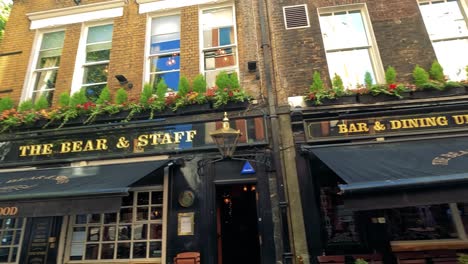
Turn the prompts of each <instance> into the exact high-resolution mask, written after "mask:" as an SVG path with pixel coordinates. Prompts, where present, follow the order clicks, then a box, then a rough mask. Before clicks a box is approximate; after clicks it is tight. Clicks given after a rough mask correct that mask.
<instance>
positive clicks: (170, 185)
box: [0, 0, 294, 264]
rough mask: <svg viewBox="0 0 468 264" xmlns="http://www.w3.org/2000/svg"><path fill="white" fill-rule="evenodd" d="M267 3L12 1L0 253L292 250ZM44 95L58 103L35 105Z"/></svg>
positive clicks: (171, 258)
mask: <svg viewBox="0 0 468 264" xmlns="http://www.w3.org/2000/svg"><path fill="white" fill-rule="evenodd" d="M256 12H258V9H257V7H256V6H254V7H252V5H251V4H250V3H247V2H244V1H211V0H200V1H198V0H197V1H171V0H168V1H152V0H151V1H147V0H141V1H140V0H138V1H124V0H107V1H103V0H81V1H79V0H73V1H71V0H63V1H14V4H13V7H12V11H11V14H10V18H9V21H8V24H7V26H6V30H5V35H4V38H3V40H2V42H1V45H0V73H1V74H0V86H1V87H2V90H1V91H0V93H1V99H0V101H1V102H2V103H3V104H7V102H9V101H10V99H11V100H12V101H13V102H14V106H13V107H12V108H8V109H6V111H4V112H3V113H4V114H5V115H3V116H2V118H1V119H2V120H1V124H2V128H1V130H2V133H1V135H0V137H1V139H0V145H1V146H0V148H1V158H0V159H1V161H0V167H1V169H0V185H1V186H0V240H1V244H0V263H22V264H23V263H31V264H33V263H34V264H40V263H54V264H55V263H181V262H180V261H184V258H185V257H186V256H188V258H189V260H187V259H185V261H192V260H193V261H197V259H198V261H200V263H218V264H220V263H224V264H229V263H239V262H244V263H265V264H266V263H274V262H277V261H282V260H283V259H285V258H288V259H289V261H291V259H293V255H294V253H292V252H291V250H292V249H291V247H290V245H289V244H290V239H289V233H288V222H287V221H288V220H287V217H285V216H287V212H286V211H285V209H286V206H282V207H281V208H280V206H279V204H280V202H283V201H282V200H281V199H284V198H281V197H283V196H282V195H280V198H278V189H279V188H283V186H284V185H282V184H280V183H278V182H277V180H276V177H277V176H276V175H277V173H278V171H279V170H278V168H280V163H279V162H277V161H278V160H279V159H278V155H276V154H275V152H274V151H272V149H275V147H274V146H273V143H272V142H273V140H272V132H271V127H272V125H271V121H270V118H269V115H268V113H269V110H268V107H267V106H268V104H267V101H266V96H267V94H268V93H269V92H267V91H266V90H265V89H264V87H263V86H264V84H262V82H263V81H264V73H263V70H262V68H261V67H260V66H261V61H262V54H261V52H260V48H259V47H260V45H259V44H258V43H257V41H258V39H259V36H257V34H258V33H257V32H256V31H255V30H250V27H254V28H256V27H258V25H257V24H255V23H254V22H253V21H255V19H254V16H257V14H256ZM220 74H224V77H225V78H228V79H229V87H226V88H225V89H226V90H224V89H219V90H217V88H218V86H220V84H219V83H218V80H217V76H218V75H220ZM200 76H202V77H200ZM226 76H227V77H226ZM114 77H115V78H114ZM182 77H185V78H186V80H188V82H189V84H188V85H189V86H190V87H189V90H188V91H185V93H186V94H188V95H187V101H180V98H181V97H182V96H181V94H182V91H181V89H183V88H186V86H184V84H180V82H182V81H181V80H182V79H184V78H182ZM233 79H235V81H233ZM161 80H164V82H162V81H161ZM200 80H202V83H203V82H205V84H204V86H205V87H203V88H202V89H201V90H196V89H195V88H194V86H196V85H195V83H196V82H197V81H198V82H200ZM163 83H164V85H163ZM148 85H149V86H150V90H151V95H150V96H149V97H146V98H145V99H144V100H143V99H142V98H143V94H144V93H145V91H147V89H146V87H148ZM164 86H165V88H166V90H164V91H163V93H162V95H161V93H160V91H161V90H160V89H163V88H164ZM161 87H163V88H161ZM181 87H182V88H181ZM198 88H200V85H198ZM198 88H197V89H198ZM145 89H146V90H145ZM205 89H206V90H205ZM229 89H232V90H229ZM107 90H109V91H110V94H111V97H110V100H107V101H102V100H101V99H102V98H103V97H104V96H103V95H102V94H103V93H105V92H106V93H107ZM122 90H124V91H125V92H122ZM220 90H221V91H220ZM104 91H105V92H104ZM158 91H159V94H157V93H158ZM81 92H83V95H84V96H85V98H87V99H86V102H84V103H79V104H76V105H72V103H71V102H72V101H73V100H75V99H76V98H78V96H79V94H80V93H81ZM219 92H226V93H219ZM124 93H126V94H128V99H126V100H125V102H123V103H122V102H120V103H118V102H117V100H118V99H117V97H119V98H122V97H121V96H119V95H118V94H120V95H122V94H124ZM63 94H65V95H66V94H68V95H71V99H70V103H69V104H66V105H65V106H64V105H63V96H62V95H63ZM75 94H78V96H77V97H74V95H75ZM247 94H249V96H247ZM191 96H192V97H191ZM223 96H224V97H223ZM65 97H66V96H65ZM232 97H236V98H237V99H239V100H237V101H236V100H232V99H233V98H232ZM44 98H45V100H46V101H47V102H48V104H49V107H48V108H45V109H40V110H36V109H34V110H33V109H29V110H25V109H24V105H25V104H24V102H28V103H32V104H33V105H35V106H37V105H39V103H38V102H40V101H41V100H43V99H44ZM207 98H208V99H207ZM160 99H163V100H160ZM195 99H196V100H198V99H201V101H197V103H194V102H195V101H196V100H195ZM205 99H207V100H205ZM99 100H101V101H99ZM158 100H160V101H159V102H163V105H164V107H163V109H162V108H161V105H158V106H157V107H159V108H158V109H156V108H154V107H156V105H157V104H156V103H158ZM176 100H179V101H177V102H180V104H177V105H176V103H175V102H176ZM190 100H191V101H190ZM194 100H195V101H194ZM222 100H225V101H222ZM155 101H156V102H155ZM189 102H190V103H189ZM2 103H0V104H2ZM22 104H23V107H22V106H20V105H22ZM2 107H3V106H2ZM152 107H153V108H152ZM103 109H107V110H105V111H108V112H105V111H104V112H103ZM114 109H118V111H113V110H114ZM110 110H112V112H109V111H110ZM99 111H101V112H99ZM98 112H99V113H98ZM286 115H288V114H286ZM26 116H28V117H31V119H27V117H26ZM57 116H59V118H57ZM16 117H18V118H16ZM223 117H224V118H229V120H225V121H223ZM31 120H32V121H31ZM30 121H31V122H30ZM226 127H230V128H232V129H234V130H235V131H237V132H238V134H239V138H238V139H237V142H233V143H234V145H233V146H234V147H236V146H237V148H236V151H235V153H234V154H233V155H229V156H226V155H224V154H223V155H220V154H219V150H218V146H217V145H216V144H215V142H213V139H212V138H211V136H210V135H211V133H212V132H215V131H218V130H219V129H223V128H226ZM231 143H232V142H231ZM231 147H232V145H231ZM194 263H195V262H194Z"/></svg>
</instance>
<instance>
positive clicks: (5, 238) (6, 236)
mask: <svg viewBox="0 0 468 264" xmlns="http://www.w3.org/2000/svg"><path fill="white" fill-rule="evenodd" d="M12 242H13V231H6V230H5V231H3V232H2V235H1V237H0V245H2V246H8V245H11V243H12Z"/></svg>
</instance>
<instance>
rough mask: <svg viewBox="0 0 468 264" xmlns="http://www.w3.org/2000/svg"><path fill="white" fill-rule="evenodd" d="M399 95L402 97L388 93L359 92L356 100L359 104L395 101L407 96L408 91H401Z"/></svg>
mask: <svg viewBox="0 0 468 264" xmlns="http://www.w3.org/2000/svg"><path fill="white" fill-rule="evenodd" d="M401 96H402V98H400V97H398V96H395V95H389V94H377V95H372V94H359V95H358V101H359V103H361V104H375V103H380V102H388V101H397V100H401V99H404V98H409V97H410V93H403V94H402V95H401Z"/></svg>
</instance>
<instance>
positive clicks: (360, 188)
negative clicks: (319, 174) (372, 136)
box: [310, 137, 468, 208]
mask: <svg viewBox="0 0 468 264" xmlns="http://www.w3.org/2000/svg"><path fill="white" fill-rule="evenodd" d="M310 150H311V152H312V153H313V154H315V155H316V156H317V157H318V158H319V159H320V160H322V161H323V162H324V163H325V164H326V165H327V166H328V167H329V168H330V169H331V170H333V171H334V172H335V173H336V174H337V175H338V176H339V177H340V178H341V179H342V180H343V181H344V182H346V184H343V185H340V189H341V190H342V191H343V193H344V194H345V195H351V196H353V197H355V198H356V197H358V196H361V198H362V199H358V200H359V201H361V202H362V201H364V200H365V199H364V198H363V197H365V196H363V195H364V194H370V193H372V197H373V198H374V197H379V196H382V195H383V193H382V192H385V193H387V192H389V191H393V192H394V193H392V194H391V195H396V196H398V195H400V196H398V197H400V198H398V199H397V198H396V197H393V200H394V202H393V203H398V202H397V201H406V202H405V203H404V204H402V206H409V205H415V204H417V203H418V202H416V200H424V198H423V197H424V195H423V193H426V195H431V193H434V192H435V191H437V192H439V193H442V190H440V189H441V188H443V189H444V194H443V195H442V194H441V195H438V196H434V197H426V198H427V200H428V201H430V202H432V203H434V202H439V203H445V202H454V201H455V200H457V199H460V200H458V201H468V197H467V195H463V196H460V195H459V194H460V193H461V192H463V191H466V192H468V187H467V189H466V190H459V191H454V192H453V193H452V194H451V192H450V191H448V192H447V190H449V188H453V187H454V186H457V188H459V187H460V184H461V183H468V137H457V138H443V139H442V138H439V139H426V140H416V141H401V142H377V143H371V144H359V145H348V146H332V147H318V148H311V149H310ZM420 189H425V191H422V190H420ZM430 189H432V191H428V190H430ZM416 190H419V191H416ZM416 193H418V197H419V198H416V197H415V198H414V201H415V202H414V203H413V202H412V201H411V200H412V199H411V197H410V196H412V195H413V194H416ZM385 195H386V197H387V198H388V197H390V194H388V193H387V194H385ZM402 195H403V196H404V197H403V196H402ZM455 195H457V197H455ZM437 197H438V198H437ZM368 198H369V195H367V199H368ZM429 198H430V199H429ZM389 201H390V200H389ZM421 202H423V201H421ZM426 204H427V203H426ZM363 206H364V205H363ZM387 206H389V204H386V203H384V202H383V201H382V203H381V204H380V205H378V204H375V206H372V207H374V208H376V207H380V208H385V207H387ZM353 207H354V208H356V207H357V206H353Z"/></svg>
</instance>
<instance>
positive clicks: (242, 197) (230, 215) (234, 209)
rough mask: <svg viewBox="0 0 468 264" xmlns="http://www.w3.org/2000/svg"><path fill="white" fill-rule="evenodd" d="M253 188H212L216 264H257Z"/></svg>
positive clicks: (224, 186)
mask: <svg viewBox="0 0 468 264" xmlns="http://www.w3.org/2000/svg"><path fill="white" fill-rule="evenodd" d="M256 194H257V192H256V185H255V184H236V185H220V186H217V187H216V204H217V208H216V209H217V210H216V212H217V217H216V218H217V235H218V241H217V246H218V263H217V264H238V263H243V264H259V263H260V245H259V236H258V227H257V202H256Z"/></svg>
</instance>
